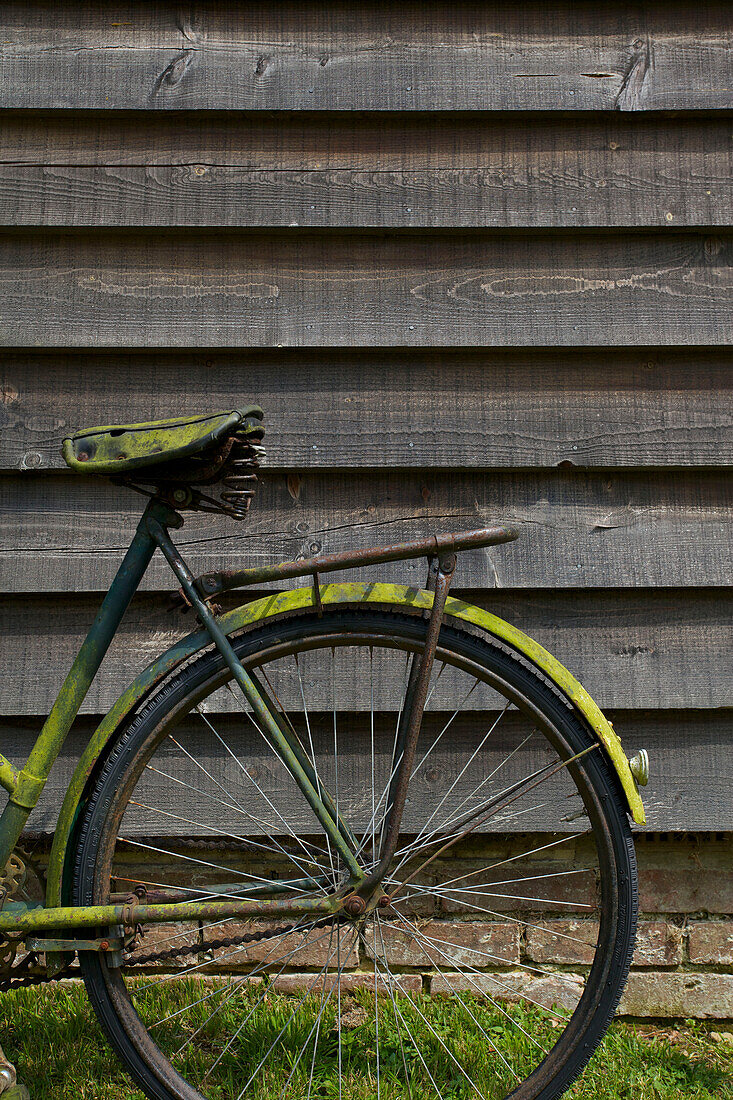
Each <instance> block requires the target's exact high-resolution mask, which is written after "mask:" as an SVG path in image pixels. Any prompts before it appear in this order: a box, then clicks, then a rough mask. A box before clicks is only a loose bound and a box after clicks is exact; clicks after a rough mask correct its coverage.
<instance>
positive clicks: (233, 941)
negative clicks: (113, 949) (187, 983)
mask: <svg viewBox="0 0 733 1100" xmlns="http://www.w3.org/2000/svg"><path fill="white" fill-rule="evenodd" d="M341 919H342V918H340V917H324V918H323V919H322V920H319V921H317V922H316V923H315V924H312V925H310V926H309V927H308V932H311V931H313V929H314V928H326V927H328V925H330V924H336V923H340V922H341ZM297 931H302V929H299V928H298V925H297V924H283V925H280V927H279V928H265V929H263V930H262V931H261V932H245V933H244V935H241V934H240V935H239V936H228V937H227V938H224V939H218V940H212V941H211V942H210V943H207V944H204V945H202V944H184V945H182V946H181V947H169V948H167V950H165V951H153V952H151V953H150V954H149V955H142V956H139V957H138V958H129V959H126V960H125V961H126V962H127V963H130V964H131V965H133V966H149V965H150V964H151V963H154V962H162V961H166V960H168V959H177V958H180V957H181V956H183V955H198V954H199V953H200V952H201V951H206V952H209V951H220V950H221V949H222V948H224V947H236V946H238V945H241V944H245V943H258V942H261V941H262V940H270V939H273V938H274V937H275V936H286V935H288V934H289V933H291V932H297Z"/></svg>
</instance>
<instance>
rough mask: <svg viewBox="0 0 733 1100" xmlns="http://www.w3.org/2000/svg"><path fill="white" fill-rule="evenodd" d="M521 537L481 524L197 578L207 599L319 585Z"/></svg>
mask: <svg viewBox="0 0 733 1100" xmlns="http://www.w3.org/2000/svg"><path fill="white" fill-rule="evenodd" d="M518 537H519V531H518V530H517V529H516V528H515V527H481V528H479V529H478V530H476V531H459V532H457V533H456V534H446V535H433V536H431V537H430V538H426V539H414V540H413V541H411V542H398V543H395V544H394V545H392V546H372V547H369V548H368V549H367V550H346V551H344V552H343V553H340V554H324V555H322V556H321V557H316V558H303V559H301V560H300V561H285V562H280V563H278V564H277V565H264V566H261V567H253V568H250V569H225V570H221V571H220V572H216V573H203V574H202V575H201V576H200V577H198V578H197V580H196V584H197V586H198V588H199V591H200V592H202V593H203V594H204V595H205V596H206V598H207V599H209V598H211V597H212V596H217V595H218V594H219V593H220V592H228V591H230V590H231V589H233V588H246V587H247V586H248V585H252V584H264V583H265V582H268V581H280V580H286V579H290V578H292V577H313V578H314V581H315V583H316V584H317V583H318V576H319V574H321V573H333V572H335V571H336V570H339V569H356V568H358V567H359V566H364V565H380V564H382V563H384V562H388V561H407V560H408V559H410V558H429V559H432V558H438V557H440V556H442V555H444V554H459V553H461V552H462V551H464V550H476V549H480V548H481V547H483V546H496V545H497V544H499V543H502V542H513V541H514V539H516V538H518Z"/></svg>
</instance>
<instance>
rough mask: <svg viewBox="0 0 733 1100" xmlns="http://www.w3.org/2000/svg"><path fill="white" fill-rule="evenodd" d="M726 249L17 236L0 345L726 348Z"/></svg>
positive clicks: (601, 240) (628, 239)
mask: <svg viewBox="0 0 733 1100" xmlns="http://www.w3.org/2000/svg"><path fill="white" fill-rule="evenodd" d="M730 256H731V237H730V236H722V235H721V236H716V237H710V236H708V237H705V236H702V235H696V234H695V235H693V234H669V235H668V234H664V233H658V234H646V235H641V234H640V235H636V234H633V235H630V234H621V233H619V234H617V235H614V236H611V237H609V236H602V235H600V236H599V235H591V234H588V235H586V234H585V233H583V234H582V235H580V236H576V237H572V238H570V237H568V236H565V235H560V236H556V235H548V236H535V235H533V236H532V237H527V236H516V235H511V234H509V235H501V234H496V235H494V234H488V235H487V234H484V233H476V234H471V235H467V236H458V235H450V236H449V235H436V236H430V237H426V236H424V235H423V236H420V237H416V236H411V235H406V236H405V235H394V236H385V237H379V236H376V235H371V234H361V235H334V234H326V235H316V234H312V235H311V234H309V233H305V234H303V235H300V234H299V235H298V236H297V237H294V236H292V235H288V234H272V235H269V236H261V235H245V234H243V235H239V234H236V235H234V234H231V233H229V234H228V235H225V236H219V235H212V234H210V233H204V232H201V231H198V232H188V233H186V234H185V236H183V237H182V238H181V239H180V240H177V239H173V238H171V237H170V236H169V235H165V234H161V233H155V234H153V233H148V235H147V236H139V235H133V234H130V235H127V234H124V235H116V234H112V233H110V234H109V235H105V236H103V237H100V236H99V235H95V236H89V235H84V234H78V235H77V234H76V233H74V234H50V233H49V234H48V235H46V236H44V237H43V238H42V239H39V238H37V237H35V236H33V235H29V236H26V235H25V234H21V233H18V234H16V235H12V234H8V235H6V236H4V237H3V238H2V239H1V240H0V295H1V296H2V301H3V311H2V317H1V318H0V342H3V343H5V344H10V345H17V346H24V347H34V346H35V347H37V346H42V345H48V344H53V345H55V346H69V347H72V346H73V347H84V346H87V347H88V346H94V347H98V346H99V345H110V346H115V345H119V344H121V343H122V344H126V345H128V346H133V347H141V346H147V347H156V346H167V347H172V346H176V347H183V346H186V347H230V346H245V347H253V346H254V347H259V346H262V345H267V346H272V345H309V346H344V345H349V346H365V345H366V346H380V347H384V346H394V345H410V346H426V345H448V346H460V345H465V344H469V345H474V346H475V345H481V346H524V347H526V346H528V345H532V346H534V345H537V344H540V345H557V344H567V345H579V346H585V345H595V346H603V345H632V344H637V343H638V342H639V339H640V338H643V339H644V341H645V342H646V343H647V344H662V345H672V344H691V345H694V344H698V345H699V344H722V343H726V342H730V341H731V340H732V339H733V319H732V318H733V314H732V313H731V310H730V304H731V294H730V287H731V277H730ZM39 301H43V309H39ZM642 334H643V337H642Z"/></svg>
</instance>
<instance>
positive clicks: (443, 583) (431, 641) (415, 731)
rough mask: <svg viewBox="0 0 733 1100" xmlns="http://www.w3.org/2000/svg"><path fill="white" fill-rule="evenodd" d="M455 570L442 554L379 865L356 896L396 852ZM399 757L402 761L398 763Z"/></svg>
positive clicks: (399, 746) (410, 696) (409, 699)
mask: <svg viewBox="0 0 733 1100" xmlns="http://www.w3.org/2000/svg"><path fill="white" fill-rule="evenodd" d="M455 568H456V556H455V554H453V553H450V554H444V555H443V556H442V557H440V558H439V559H438V566H437V571H436V572H435V595H434V598H433V606H432V608H431V610H430V618H429V620H428V629H427V632H426V635H425V646H424V648H423V651H422V654H421V655H420V657H419V661H418V663H417V665H415V664H413V666H412V669H411V670H410V677H411V680H412V684H410V685H408V693H407V699H406V704H405V713H404V714H403V718H404V723H403V724H402V723H401V725H402V730H403V735H402V736H401V737H400V740H399V742H398V744H397V746H396V749H395V760H394V763H395V764H397V762H398V761H399V765H398V768H397V773H396V776H395V779H394V782H393V785H391V788H390V793H389V796H388V803H387V810H386V813H385V820H386V821H387V822H388V824H387V831H386V834H385V835H384V836H383V838H382V845H381V849H380V853H379V863H378V864H377V866H376V868H375V869H374V871H373V872H372V873H371V875H369V876H368V877H367V878H366V879H365V880H364V882H363V883H361V885H360V887H359V892H360V893H361V894H365V893H367V892H368V891H369V890H372V889H373V888H374V886H375V885H376V884H377V883H378V882H380V881H381V879H382V878H383V877H384V875H385V874H386V873H387V869H388V867H389V864H390V862H391V860H392V856H393V855H394V854H395V851H396V849H397V842H398V838H399V832H400V825H401V824H402V814H403V812H404V809H405V802H406V800H407V788H408V786H409V783H410V778H411V776H412V769H413V766H414V763H415V752H416V749H417V741H418V737H419V736H420V729H421V727H422V719H423V711H424V710H425V700H426V698H427V694H428V686H429V684H430V675H431V673H432V671H433V663H434V661H435V651H436V649H437V648H438V637H439V635H440V627H441V624H442V622H443V611H444V610H445V601H446V599H447V598H448V591H449V589H450V582H451V578H452V576H453V573H454V572H455ZM400 756H401V758H402V759H401V761H400Z"/></svg>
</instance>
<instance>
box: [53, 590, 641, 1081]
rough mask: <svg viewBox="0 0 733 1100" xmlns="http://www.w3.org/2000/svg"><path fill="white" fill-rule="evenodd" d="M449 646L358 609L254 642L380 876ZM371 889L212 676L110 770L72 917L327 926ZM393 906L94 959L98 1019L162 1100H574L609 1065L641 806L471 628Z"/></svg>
mask: <svg viewBox="0 0 733 1100" xmlns="http://www.w3.org/2000/svg"><path fill="white" fill-rule="evenodd" d="M424 637H425V621H424V619H423V618H422V617H419V616H414V617H413V616H410V615H404V614H398V613H396V612H393V611H390V610H380V609H355V608H349V609H345V610H333V611H328V612H327V613H325V614H324V615H323V616H322V617H321V618H319V617H318V616H316V615H313V614H302V615H298V616H294V617H292V618H287V619H282V620H277V621H274V622H271V623H267V624H265V625H263V626H261V627H259V628H257V629H255V630H252V631H249V632H247V633H245V634H243V635H241V636H240V637H239V638H237V639H234V640H233V642H234V645H235V649H236V651H237V653H238V655H239V657H240V659H241V660H242V662H243V664H244V665H245V667H246V668H248V669H249V670H250V672H251V673H252V674H253V675H255V676H256V677H257V679H258V681H259V683H260V684H261V685H262V687H263V689H264V690H266V691H267V692H268V693H269V695H270V697H271V699H272V700H274V701H276V702H275V705H276V706H277V708H278V709H279V710H280V712H281V714H282V715H283V716H284V718H283V720H285V721H287V722H288V723H289V724H290V726H291V727H292V728H293V729H294V730H295V731H296V733H297V735H298V738H299V740H300V744H301V746H302V749H303V752H304V753H305V754H306V755H307V757H308V760H309V761H310V765H311V767H312V769H313V774H314V775H315V777H316V781H317V783H318V784H319V785H321V786H322V788H324V789H325V790H327V791H329V792H330V794H331V796H332V798H333V801H334V803H335V805H336V808H337V810H338V814H339V815H340V818H341V819H342V821H343V822H344V825H345V826H346V827H347V829H348V830H350V832H351V834H352V836H353V838H354V849H355V851H356V855H357V859H358V861H359V863H360V864H361V865H362V866H363V867H364V869H365V870H367V871H368V870H369V869H371V868H372V867H374V866H375V865H376V863H377V862H378V853H379V845H380V838H381V836H382V834H383V830H384V828H385V822H384V815H385V806H386V803H387V792H388V791H389V786H390V780H391V778H392V776H393V775H394V773H395V770H396V767H397V766H398V765H399V760H397V761H395V759H394V756H395V734H396V730H397V726H398V724H399V717H400V713H401V710H402V705H403V700H404V694H405V688H406V684H407V678H408V675H409V667H410V662H411V658H412V655H413V654H414V653H415V652H419V650H420V648H421V646H422V644H423V642H424ZM578 754H583V755H581V756H578ZM571 758H572V761H573V762H571V763H568V761H570V760H571ZM528 776H532V777H533V778H532V779H531V781H530V782H527V783H525V784H524V785H523V786H521V787H519V788H515V784H517V783H518V781H519V780H526V779H527V777H528ZM515 790H516V793H512V792H513V791H515ZM498 796H502V797H498ZM347 880H348V874H347V872H346V871H345V868H344V866H343V864H342V859H341V857H340V855H339V853H338V852H337V851H335V850H334V848H333V845H332V844H331V843H330V842H329V840H328V839H327V837H326V834H325V833H324V831H323V829H322V828H321V826H320V825H319V823H318V822H317V821H316V819H315V817H314V815H313V814H312V812H311V810H310V809H309V807H308V806H307V804H306V802H305V800H304V798H303V796H302V794H301V792H300V791H299V790H298V788H297V787H296V785H295V783H294V781H293V780H292V779H291V777H290V775H289V773H288V772H287V770H286V769H285V767H284V765H283V764H282V762H281V761H280V760H279V759H278V757H277V756H276V755H275V754H274V752H273V751H272V749H271V748H270V746H269V744H268V743H267V741H266V740H265V738H264V736H263V734H262V733H261V732H260V730H259V729H258V728H257V725H256V723H255V721H254V719H253V716H252V714H251V712H250V710H249V708H248V706H247V705H246V704H245V702H244V700H243V697H242V696H241V694H240V693H239V690H238V689H237V688H236V687H234V686H233V685H232V681H231V678H230V673H229V672H228V670H227V669H226V668H225V666H224V665H223V662H222V661H221V659H220V657H219V655H218V653H216V652H214V653H210V654H207V655H205V656H202V657H200V658H198V659H197V660H195V661H193V662H192V663H191V664H189V665H188V666H187V667H186V668H184V669H183V671H181V672H180V674H179V675H178V676H176V677H175V678H174V679H173V680H172V681H171V682H170V683H168V684H167V685H166V686H165V687H164V688H162V689H161V690H160V691H159V692H158V693H157V694H156V695H155V696H154V697H153V698H152V699H151V700H149V702H148V703H147V704H146V706H145V707H144V709H143V710H142V711H141V712H140V713H139V714H138V715H137V717H136V718H135V719H134V721H133V722H132V723H131V724H130V726H129V727H128V728H127V729H126V730H125V731H124V732H123V733H122V734H121V735H120V737H119V739H118V740H117V741H116V743H115V744H114V745H113V746H112V748H111V750H110V752H109V754H108V756H107V758H106V760H105V762H104V764H103V766H102V767H101V769H100V771H99V773H98V775H97V776H96V780H95V783H94V785H93V789H92V791H91V796H90V799H89V802H88V804H87V808H86V812H85V816H84V818H83V821H82V823H81V827H80V831H79V840H78V847H77V851H76V856H75V880H74V901H75V902H76V903H77V904H105V903H108V902H109V901H110V900H114V899H117V900H119V899H120V898H122V897H124V896H125V895H126V894H127V893H130V892H135V891H136V892H137V894H138V895H139V896H147V897H148V900H150V901H154V900H174V899H179V898H180V899H190V898H197V899H205V898H206V897H211V896H212V895H214V894H215V895H217V896H219V897H221V896H226V895H227V894H228V893H230V894H233V895H235V896H248V897H258V898H264V899H275V898H280V899H282V898H293V897H298V898H303V897H309V898H310V897H312V898H322V897H326V896H328V895H329V894H331V893H333V892H335V891H336V890H338V889H339V887H341V886H342V885H343V884H344V883H345V882H346V881H347ZM382 889H383V895H384V899H387V902H386V903H385V904H384V905H383V906H380V907H378V908H375V909H374V910H373V911H371V912H369V913H368V914H367V915H362V916H359V917H354V918H352V919H344V920H342V921H340V922H336V921H335V920H334V919H333V918H329V919H326V920H323V919H319V918H318V917H316V916H311V917H310V918H306V917H301V918H295V919H290V920H288V921H283V920H282V919H280V920H279V921H274V922H273V921H272V920H263V919H260V920H252V921H250V922H246V923H243V922H241V921H239V920H226V921H223V920H222V921H219V922H216V923H213V922H208V923H207V922H205V921H193V922H190V923H189V924H187V925H182V924H181V925H173V926H154V925H150V926H149V927H148V928H147V929H145V935H144V936H142V937H141V936H139V935H138V937H137V939H136V941H135V943H134V944H130V945H129V946H128V950H127V951H126V952H125V954H124V958H123V964H122V966H120V967H116V966H111V965H108V963H107V962H106V960H105V959H104V958H102V957H99V956H86V957H84V959H83V961H82V965H83V970H84V978H85V982H86V985H87V989H88V992H89V996H90V999H91V1001H92V1004H93V1005H94V1008H95V1011H96V1012H97V1015H98V1017H99V1019H100V1021H101V1023H102V1025H103V1027H104V1029H105V1031H106V1033H107V1035H108V1036H109V1038H110V1040H111V1042H112V1043H113V1045H114V1047H115V1049H116V1050H117V1052H118V1054H119V1055H120V1057H121V1058H122V1060H123V1061H124V1063H125V1064H126V1066H127V1067H128V1069H129V1070H130V1072H131V1074H132V1076H133V1077H134V1078H135V1080H136V1081H137V1082H138V1083H139V1084H140V1086H141V1087H142V1088H143V1089H144V1090H145V1092H146V1094H147V1095H148V1096H150V1097H154V1098H156V1100H173V1098H175V1100H194V1098H200V1097H202V1096H204V1097H208V1098H210V1100H213V1098H217V1100H225V1098H226V1100H241V1098H242V1097H244V1096H246V1097H262V1098H263V1100H264V1098H265V1097H268V1098H269V1097H281V1096H282V1097H291V1096H292V1097H296V1096H297V1097H298V1098H308V1100H310V1098H311V1097H314V1098H315V1097H326V1096H334V1097H344V1098H351V1097H354V1098H356V1097H359V1098H361V1097H367V1096H369V1097H371V1096H379V1097H380V1098H381V1097H385V1098H393V1097H394V1098H397V1097H423V1096H437V1097H459V1096H460V1097H485V1098H487V1100H489V1098H490V1100H500V1098H503V1097H508V1096H511V1097H512V1098H514V1100H551V1098H553V1097H557V1096H559V1095H560V1094H561V1093H562V1092H563V1091H564V1090H565V1089H566V1088H567V1086H568V1085H569V1084H570V1082H571V1081H572V1080H573V1079H574V1078H575V1077H576V1076H577V1074H578V1073H579V1072H580V1070H581V1069H582V1067H583V1066H584V1065H585V1063H586V1062H587V1061H588V1059H589V1057H590V1055H591V1054H592V1052H593V1050H594V1049H595V1048H596V1046H597V1045H598V1043H599V1042H600V1040H601V1038H602V1036H603V1034H604V1032H605V1030H606V1027H607V1026H608V1023H609V1021H610V1019H611V1017H612V1015H613V1012H614V1010H615V1008H616V1006H617V1004H618V1001H619V999H620V996H621V993H622V991H623V987H624V984H625V981H626V976H627V973H628V968H629V962H630V957H631V952H632V948H633V940H634V933H635V924H636V871H635V860H634V852H633V843H632V839H631V835H630V829H629V824H628V819H627V816H626V811H625V806H624V803H623V799H622V795H621V794H620V792H619V788H618V785H617V782H616V780H615V777H614V776H613V774H612V773H611V771H610V769H609V767H608V764H607V762H606V760H605V758H604V756H603V754H602V751H601V749H600V748H599V747H598V746H597V745H596V743H595V741H594V740H593V738H592V736H591V734H590V732H589V731H588V730H587V729H586V728H585V726H584V725H583V724H582V723H581V721H580V720H579V718H578V716H577V715H576V714H575V712H574V711H573V710H572V709H571V708H570V707H569V705H568V704H567V701H566V700H565V699H564V698H563V697H562V696H561V695H560V693H559V692H557V691H556V689H554V688H553V687H552V685H550V684H549V683H548V682H547V681H546V680H545V679H544V677H543V676H542V675H541V674H540V673H539V672H538V671H537V670H536V669H534V668H533V667H532V666H530V665H529V664H528V663H527V662H526V661H525V660H524V659H523V658H521V657H520V656H519V655H518V654H516V653H514V652H513V651H511V650H509V649H507V648H506V647H504V646H503V645H501V644H499V643H498V642H494V641H492V640H487V639H486V638H485V637H483V636H481V637H479V636H477V635H475V634H472V633H470V632H468V631H467V630H465V629H463V628H458V627H456V626H453V625H446V626H444V627H443V629H442V630H441V634H440V641H439V648H438V653H437V657H436V662H435V666H434V669H433V674H432V679H431V683H430V688H429V693H428V700H427V705H426V712H425V716H424V720H423V726H422V730H421V734H420V740H419V743H418V750H417V755H416V762H415V767H414V770H413V775H412V779H411V783H410V789H409V793H408V803H407V806H406V809H405V814H404V817H403V821H402V828H401V833H400V837H399V842H398V845H397V851H396V854H395V856H394V858H393V860H392V863H391V865H390V867H389V869H388V871H387V874H386V877H385V879H384V881H383V882H382ZM114 931H115V930H114V929H112V930H110V934H112V935H113V934H114Z"/></svg>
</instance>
